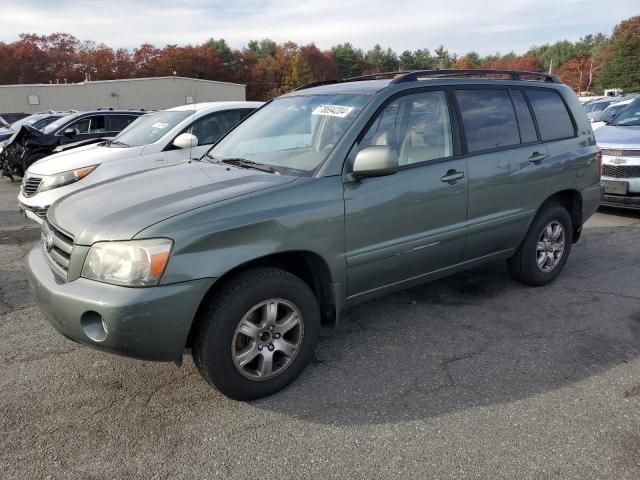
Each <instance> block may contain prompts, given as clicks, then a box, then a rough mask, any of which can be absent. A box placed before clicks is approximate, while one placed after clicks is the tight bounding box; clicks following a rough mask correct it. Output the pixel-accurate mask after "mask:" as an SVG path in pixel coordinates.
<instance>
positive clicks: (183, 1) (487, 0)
mask: <svg viewBox="0 0 640 480" xmlns="http://www.w3.org/2000/svg"><path fill="white" fill-rule="evenodd" d="M634 15H640V0H441V1H433V0H386V1H382V0H279V1H276V0H224V1H219V0H138V1H124V0H108V1H105V0H73V1H70V0H2V2H1V5H0V41H3V42H13V41H15V40H17V39H18V35H19V34H20V33H37V34H47V33H53V32H66V33H71V34H73V35H75V36H76V37H78V38H79V39H80V40H93V41H95V42H97V43H101V42H104V43H106V44H107V45H109V46H111V47H114V48H119V47H125V48H130V49H131V48H135V47H137V46H138V45H140V44H142V43H152V44H154V45H156V46H157V47H163V46H165V45H166V44H179V45H185V44H196V43H202V42H204V41H206V40H207V39H209V38H211V37H213V38H224V39H225V40H227V42H228V43H229V45H230V46H231V47H232V48H241V47H243V46H245V45H246V43H247V42H248V41H249V40H252V39H261V38H271V39H273V40H275V41H277V42H279V43H280V42H284V41H287V40H291V41H294V42H296V43H298V44H307V43H311V42H315V44H316V45H317V46H318V47H319V48H321V49H328V48H329V47H331V46H332V45H335V44H338V43H344V42H351V43H352V44H353V45H354V46H356V47H359V48H363V49H365V50H367V49H369V48H371V47H372V46H374V45H375V44H376V43H379V44H381V45H382V46H383V47H385V48H386V47H391V48H392V49H394V50H395V51H397V52H401V51H403V50H406V49H409V50H415V49H418V48H429V49H431V50H433V49H434V48H436V47H438V46H439V45H444V46H445V47H446V48H447V49H448V50H449V52H451V53H457V54H459V55H460V54H464V53H466V52H467V51H471V50H473V51H476V52H478V53H480V54H481V55H486V54H489V53H495V52H498V51H499V52H502V53H507V52H508V51H511V50H513V51H515V52H516V53H524V52H525V51H527V50H528V48H529V47H531V46H533V45H542V44H545V43H549V42H555V41H556V40H562V39H568V40H571V41H575V40H577V39H579V38H580V37H582V36H584V35H587V34H589V33H598V32H603V33H607V34H608V33H611V30H612V29H613V27H614V26H615V25H616V24H617V23H619V22H620V21H621V20H623V19H626V18H628V17H631V16H634Z"/></svg>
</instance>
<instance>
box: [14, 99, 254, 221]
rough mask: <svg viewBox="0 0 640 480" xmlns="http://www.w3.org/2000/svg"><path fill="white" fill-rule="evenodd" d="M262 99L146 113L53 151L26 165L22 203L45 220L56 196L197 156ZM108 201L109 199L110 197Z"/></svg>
mask: <svg viewBox="0 0 640 480" xmlns="http://www.w3.org/2000/svg"><path fill="white" fill-rule="evenodd" d="M262 105H263V103H262V102H210V103H198V104H193V105H183V106H180V107H175V108H171V109H169V110H163V111H159V112H155V113H150V114H147V115H144V116H143V117H141V118H139V119H137V120H136V121H135V122H134V123H132V124H131V125H130V126H129V127H128V128H126V129H125V130H123V131H122V132H120V134H118V136H116V137H115V138H113V139H111V140H109V141H106V142H102V143H98V144H91V145H87V146H82V147H78V148H75V149H73V150H69V151H62V152H60V153H57V154H54V155H50V156H48V157H46V158H43V159H42V160H39V161H37V162H35V163H34V164H33V165H31V166H30V167H29V169H28V170H27V172H26V174H25V176H24V178H23V180H22V187H21V188H20V193H19V195H18V202H19V204H20V209H21V210H22V212H23V213H24V214H25V215H26V216H27V217H28V218H31V219H32V220H35V221H37V222H38V223H42V221H43V219H44V217H45V216H46V213H47V209H48V208H49V206H50V205H51V204H52V203H53V202H54V201H56V200H57V199H59V198H61V197H64V196H66V195H68V194H70V193H72V192H75V191H77V190H81V189H83V188H86V187H88V186H90V185H94V184H96V183H98V182H103V181H105V180H110V179H113V178H116V177H120V176H123V175H128V174H130V173H134V172H139V171H142V170H149V169H152V168H157V167H162V166H166V165H171V164H174V163H178V162H181V161H183V160H186V159H189V158H193V159H197V158H200V157H201V156H202V155H204V154H205V153H206V152H207V151H208V150H209V149H210V148H211V146H212V145H213V144H214V143H216V142H217V141H218V140H219V139H220V138H221V137H222V136H223V135H224V134H226V133H227V132H228V131H229V130H231V129H232V128H233V127H234V126H236V125H237V124H238V123H239V122H240V121H241V120H243V119H244V118H245V117H247V116H248V115H249V114H251V113H252V112H253V111H254V110H256V109H257V108H259V107H261V106H262ZM105 201H108V199H105Z"/></svg>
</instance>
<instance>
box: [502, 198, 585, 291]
mask: <svg viewBox="0 0 640 480" xmlns="http://www.w3.org/2000/svg"><path fill="white" fill-rule="evenodd" d="M572 243H573V222H572V221H571V216H570V215H569V212H567V210H566V209H565V208H564V207H563V206H562V205H558V204H548V205H546V206H543V207H542V209H541V210H540V211H539V212H538V214H537V215H536V217H535V219H534V220H533V223H532V224H531V226H530V227H529V231H528V232H527V236H526V237H525V239H524V241H523V242H522V245H520V248H518V250H517V251H516V253H515V255H514V256H513V257H512V258H510V259H509V260H508V261H507V266H508V269H509V273H510V275H511V277H513V279H515V280H517V281H518V282H520V283H524V284H525V285H531V286H535V287H538V286H542V285H547V284H548V283H550V282H552V281H553V280H555V278H556V277H557V276H558V275H559V274H560V272H561V271H562V269H563V268H564V265H565V263H567V258H568V257H569V253H570V252H571V245H572Z"/></svg>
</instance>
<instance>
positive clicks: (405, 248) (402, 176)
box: [344, 91, 468, 297]
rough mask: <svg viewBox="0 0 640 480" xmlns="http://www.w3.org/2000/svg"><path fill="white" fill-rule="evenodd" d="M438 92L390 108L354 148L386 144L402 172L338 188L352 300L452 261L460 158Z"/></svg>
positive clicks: (464, 195)
mask: <svg viewBox="0 0 640 480" xmlns="http://www.w3.org/2000/svg"><path fill="white" fill-rule="evenodd" d="M451 117H452V115H451V113H450V107H449V104H448V102H447V95H446V93H445V92H444V91H423V92H419V93H409V94H406V95H404V96H401V97H399V98H397V99H395V100H394V101H392V102H391V103H389V104H388V105H387V106H386V107H385V108H384V109H383V110H382V111H381V112H380V113H379V115H378V116H377V118H376V119H375V121H374V122H373V123H372V125H371V127H370V128H369V130H368V131H367V133H366V134H365V135H364V137H363V138H362V140H361V141H360V142H359V144H358V145H356V146H355V147H354V148H357V149H360V148H364V147H367V146H371V145H387V146H389V147H391V148H392V150H393V151H394V152H396V154H397V155H398V159H399V164H400V169H399V171H398V172H397V173H395V174H393V175H389V176H383V177H376V178H365V179H362V180H357V181H350V182H347V183H345V186H344V199H345V231H346V252H347V271H348V294H349V296H350V297H354V296H358V295H363V294H366V293H367V292H371V291H375V290H377V289H381V288H385V287H391V286H394V285H399V284H401V283H402V282H403V281H405V280H410V279H414V278H419V277H421V276H423V275H425V274H427V273H430V272H434V271H436V270H439V269H442V268H445V267H448V266H451V265H454V264H456V263H458V262H459V261H460V260H461V258H462V255H463V251H464V246H465V237H466V228H465V224H466V218H467V203H468V188H467V185H468V184H467V177H468V175H467V165H466V160H465V159H463V158H460V157H459V156H457V155H456V154H457V153H459V152H457V142H456V141H455V140H454V129H453V128H452V122H451Z"/></svg>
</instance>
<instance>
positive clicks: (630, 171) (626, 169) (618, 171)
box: [602, 163, 640, 178]
mask: <svg viewBox="0 0 640 480" xmlns="http://www.w3.org/2000/svg"><path fill="white" fill-rule="evenodd" d="M602 175H604V176H605V177H612V178H636V177H640V165H608V164H606V163H605V164H604V165H602Z"/></svg>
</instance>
